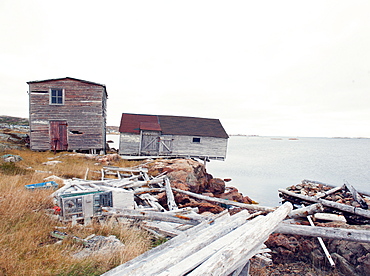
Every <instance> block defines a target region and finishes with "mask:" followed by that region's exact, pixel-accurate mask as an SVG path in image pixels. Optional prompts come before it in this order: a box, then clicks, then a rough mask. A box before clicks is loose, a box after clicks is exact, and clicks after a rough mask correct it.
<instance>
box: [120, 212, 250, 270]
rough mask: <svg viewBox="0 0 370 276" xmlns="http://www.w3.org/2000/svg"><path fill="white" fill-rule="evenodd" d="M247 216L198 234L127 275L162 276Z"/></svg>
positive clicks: (242, 221)
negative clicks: (161, 274) (162, 273)
mask: <svg viewBox="0 0 370 276" xmlns="http://www.w3.org/2000/svg"><path fill="white" fill-rule="evenodd" d="M246 217H247V214H240V215H238V216H236V218H235V216H234V217H233V218H232V220H230V221H226V222H221V223H220V224H215V225H213V226H212V227H210V228H208V229H207V231H206V232H202V233H197V234H196V235H194V236H193V238H192V239H191V240H189V241H187V242H184V243H182V244H180V245H178V246H177V247H176V248H171V250H168V251H166V252H163V253H162V254H161V255H160V256H159V257H157V258H155V259H153V260H152V261H151V262H148V261H147V262H146V263H144V264H142V266H141V267H140V268H138V269H136V270H135V271H132V273H129V274H125V275H145V274H151V275H160V273H161V272H163V271H165V270H166V269H168V268H170V267H172V266H173V265H175V264H177V263H179V262H180V261H181V260H183V259H184V258H186V257H187V256H191V255H192V254H194V253H196V252H199V251H200V250H202V249H203V248H204V247H206V246H207V245H209V244H212V243H213V242H214V241H216V240H217V239H218V238H220V237H222V236H223V235H225V234H227V233H229V232H230V231H232V230H234V229H235V228H237V227H238V226H240V225H242V224H244V223H245V221H246ZM166 275H179V274H178V273H170V274H167V273H166Z"/></svg>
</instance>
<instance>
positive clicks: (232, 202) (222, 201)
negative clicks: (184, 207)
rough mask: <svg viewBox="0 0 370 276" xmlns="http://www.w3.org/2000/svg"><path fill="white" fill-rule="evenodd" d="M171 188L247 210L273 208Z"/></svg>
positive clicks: (270, 210)
mask: <svg viewBox="0 0 370 276" xmlns="http://www.w3.org/2000/svg"><path fill="white" fill-rule="evenodd" d="M173 190H174V191H175V192H178V193H183V194H186V195H189V196H192V197H195V198H199V199H203V200H206V201H211V202H217V203H222V204H226V205H232V206H237V207H240V208H245V209H249V210H257V211H265V212H272V211H274V210H275V209H274V208H271V207H265V206H261V205H256V204H246V203H241V202H237V201H232V200H227V199H222V198H218V197H210V196H205V195H200V194H196V193H192V192H189V191H184V190H180V189H176V188H173Z"/></svg>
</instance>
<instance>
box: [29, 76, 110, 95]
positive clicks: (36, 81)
mask: <svg viewBox="0 0 370 276" xmlns="http://www.w3.org/2000/svg"><path fill="white" fill-rule="evenodd" d="M66 79H70V80H74V81H79V82H83V83H87V84H92V85H98V86H102V87H104V90H105V93H106V94H107V95H108V93H107V88H106V86H105V85H104V84H100V83H96V82H92V81H86V80H81V79H76V78H71V77H65V78H58V79H47V80H35V81H28V82H27V84H30V83H40V82H50V81H60V80H66Z"/></svg>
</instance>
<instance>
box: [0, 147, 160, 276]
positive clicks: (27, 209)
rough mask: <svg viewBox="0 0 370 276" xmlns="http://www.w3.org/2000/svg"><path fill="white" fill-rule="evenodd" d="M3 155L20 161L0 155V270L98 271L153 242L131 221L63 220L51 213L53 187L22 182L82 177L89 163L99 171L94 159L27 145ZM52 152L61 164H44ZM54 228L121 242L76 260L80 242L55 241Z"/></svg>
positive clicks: (27, 272)
mask: <svg viewBox="0 0 370 276" xmlns="http://www.w3.org/2000/svg"><path fill="white" fill-rule="evenodd" d="M4 154H14V155H19V156H21V157H22V159H23V160H22V161H20V162H17V163H6V162H3V161H2V158H0V218H1V222H0V275H100V274H102V273H104V272H105V271H107V270H109V269H112V268H113V267H115V266H117V265H119V264H121V263H124V262H126V261H128V260H130V259H132V258H134V257H136V256H138V255H140V254H142V253H143V252H145V251H147V250H148V249H150V248H151V247H152V245H153V239H152V237H151V236H150V235H149V234H148V233H147V232H145V231H143V230H141V229H140V228H139V227H138V226H135V225H133V226H126V227H123V226H119V225H117V224H116V223H112V222H109V221H108V222H106V223H103V224H101V223H97V222H94V223H93V224H92V225H90V226H88V227H84V226H81V225H77V226H74V227H72V226H71V225H70V224H63V223H61V222H59V221H57V220H55V219H53V218H52V216H50V212H51V210H52V207H53V206H54V205H53V201H52V198H51V197H50V194H51V193H52V192H53V191H52V190H34V191H30V190H27V189H25V187H24V185H26V184H32V183H40V182H44V178H45V177H47V176H49V175H51V174H52V175H56V176H59V177H63V178H72V177H78V178H83V177H84V174H85V171H86V169H87V168H89V169H90V170H95V171H96V170H100V168H101V166H99V165H96V164H95V163H96V161H94V160H88V159H86V158H84V157H82V156H70V155H69V154H68V153H57V155H54V154H53V153H51V152H31V151H30V150H12V151H7V152H0V156H2V155H4ZM55 157H58V158H57V160H60V161H62V163H59V164H56V165H55V166H47V165H43V164H42V163H44V162H46V161H49V160H51V159H54V158H55ZM114 165H116V166H121V167H129V166H134V165H136V163H128V162H127V161H126V162H124V161H119V162H118V163H115V164H114ZM35 171H41V172H35ZM49 172H51V173H49ZM97 177H98V175H97ZM57 182H58V181H57ZM58 184H62V183H61V182H60V181H59V183H58ZM54 230H59V231H63V232H66V233H68V234H70V235H73V236H77V237H79V238H86V237H87V236H89V235H91V234H96V235H103V236H109V235H115V236H116V237H117V238H119V239H120V240H121V241H122V242H123V243H124V244H125V247H124V248H123V249H122V250H120V251H119V252H116V253H115V254H108V255H104V256H95V257H90V258H86V259H76V258H74V257H73V256H72V254H73V253H74V252H77V251H78V250H80V249H81V247H82V245H81V244H79V243H78V242H76V241H75V240H73V239H65V240H63V242H62V243H56V242H57V240H56V239H55V238H53V237H51V235H50V232H52V231H54Z"/></svg>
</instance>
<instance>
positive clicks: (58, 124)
mask: <svg viewBox="0 0 370 276" xmlns="http://www.w3.org/2000/svg"><path fill="white" fill-rule="evenodd" d="M50 146H51V149H52V150H67V149H68V141H67V122H66V121H50Z"/></svg>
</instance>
